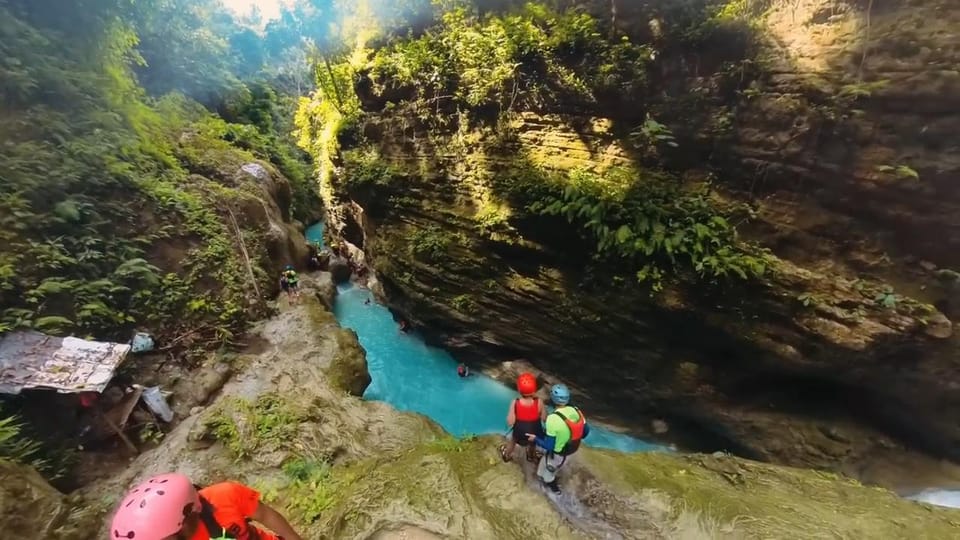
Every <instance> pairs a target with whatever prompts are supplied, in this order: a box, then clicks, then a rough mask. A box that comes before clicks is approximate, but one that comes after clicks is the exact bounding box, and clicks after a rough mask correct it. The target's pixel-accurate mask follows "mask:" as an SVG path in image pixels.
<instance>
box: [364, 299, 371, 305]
mask: <svg viewBox="0 0 960 540" xmlns="http://www.w3.org/2000/svg"><path fill="white" fill-rule="evenodd" d="M363 305H365V306H369V305H370V299H369V298H367V299H366V300H364V301H363Z"/></svg>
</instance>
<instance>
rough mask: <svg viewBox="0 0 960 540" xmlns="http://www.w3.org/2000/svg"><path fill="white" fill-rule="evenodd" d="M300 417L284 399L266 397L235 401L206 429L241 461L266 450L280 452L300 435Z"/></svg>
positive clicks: (226, 404)
mask: <svg viewBox="0 0 960 540" xmlns="http://www.w3.org/2000/svg"><path fill="white" fill-rule="evenodd" d="M299 424H300V415H299V414H298V413H297V412H296V411H294V410H293V409H291V408H290V406H289V405H288V404H287V403H286V402H285V401H284V400H283V398H282V397H280V396H279V395H276V394H264V395H262V396H260V397H258V398H257V400H256V401H254V402H251V401H247V400H244V399H239V398H236V399H231V400H229V403H225V404H224V405H223V406H222V407H221V408H220V409H219V410H218V411H217V413H216V414H215V415H214V416H213V417H211V418H210V419H209V420H207V423H206V426H207V428H208V429H210V430H211V432H212V433H213V436H214V437H216V439H217V440H219V441H220V442H222V443H223V444H224V445H226V446H227V448H229V449H230V451H231V453H232V454H233V455H234V457H235V458H236V459H237V460H243V459H247V458H249V457H250V456H252V455H253V454H254V453H255V452H257V451H261V450H264V449H271V448H272V449H280V448H284V447H286V445H287V444H288V443H289V442H290V441H291V440H292V439H293V438H294V436H295V435H296V434H297V429H298V426H299Z"/></svg>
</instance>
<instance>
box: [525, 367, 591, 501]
mask: <svg viewBox="0 0 960 540" xmlns="http://www.w3.org/2000/svg"><path fill="white" fill-rule="evenodd" d="M550 400H551V401H553V403H554V405H556V406H557V408H556V410H555V411H553V412H552V413H550V414H549V415H547V419H546V421H545V422H544V424H545V430H544V431H545V436H543V437H538V436H537V435H536V434H534V433H528V434H527V438H528V439H529V440H530V441H531V442H535V443H536V444H537V446H539V447H540V448H543V450H544V452H545V453H544V454H543V457H542V458H540V464H539V465H538V466H537V476H539V477H540V480H541V481H542V482H543V484H544V485H545V486H547V487H548V488H550V490H551V491H553V492H554V493H557V494H559V493H560V486H559V485H558V484H557V471H559V470H560V467H562V466H563V464H564V463H566V461H567V457H568V456H571V455H573V453H574V452H576V451H577V450H579V449H580V441H582V440H583V439H585V438H586V437H587V436H588V435H589V434H590V426H589V425H587V418H586V416H584V415H583V413H582V412H581V411H580V409H578V408H577V407H573V406H571V405H570V390H569V389H568V388H567V387H566V385H563V384H555V385H553V388H551V389H550Z"/></svg>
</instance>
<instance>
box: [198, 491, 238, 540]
mask: <svg viewBox="0 0 960 540" xmlns="http://www.w3.org/2000/svg"><path fill="white" fill-rule="evenodd" d="M213 513H214V508H213V505H212V504H210V501H208V500H206V499H204V498H203V497H200V521H202V522H203V526H204V527H206V528H207V533H209V534H210V538H216V539H218V540H219V539H223V538H226V539H234V540H236V538H237V537H236V536H233V535H232V534H231V533H230V532H229V531H227V528H226V527H224V526H223V525H221V524H220V522H218V521H217V518H216V517H214V515H213ZM217 534H219V535H220V536H214V535H217Z"/></svg>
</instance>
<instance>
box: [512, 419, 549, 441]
mask: <svg viewBox="0 0 960 540" xmlns="http://www.w3.org/2000/svg"><path fill="white" fill-rule="evenodd" d="M527 433H533V434H534V435H536V436H537V437H543V426H542V425H541V424H540V422H523V421H517V423H516V424H514V426H513V442H515V443H517V444H519V445H520V446H527V445H528V444H532V443H531V442H530V440H529V439H527Z"/></svg>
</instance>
